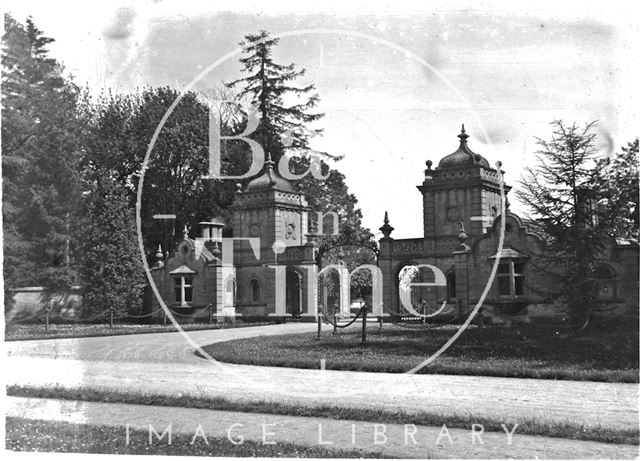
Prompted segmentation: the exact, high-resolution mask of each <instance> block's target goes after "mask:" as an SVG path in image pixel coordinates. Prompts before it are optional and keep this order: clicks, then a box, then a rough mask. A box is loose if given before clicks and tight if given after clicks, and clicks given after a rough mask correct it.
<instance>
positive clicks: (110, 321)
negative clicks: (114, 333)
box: [109, 307, 113, 328]
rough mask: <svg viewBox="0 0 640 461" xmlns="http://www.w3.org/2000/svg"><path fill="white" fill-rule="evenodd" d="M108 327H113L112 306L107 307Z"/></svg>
mask: <svg viewBox="0 0 640 461" xmlns="http://www.w3.org/2000/svg"><path fill="white" fill-rule="evenodd" d="M109 327H110V328H113V307H112V308H110V309H109Z"/></svg>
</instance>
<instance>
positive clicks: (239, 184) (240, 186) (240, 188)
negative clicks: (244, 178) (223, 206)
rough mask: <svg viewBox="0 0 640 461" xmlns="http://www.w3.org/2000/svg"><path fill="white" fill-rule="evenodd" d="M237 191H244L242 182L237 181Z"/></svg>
mask: <svg viewBox="0 0 640 461" xmlns="http://www.w3.org/2000/svg"><path fill="white" fill-rule="evenodd" d="M236 192H242V183H239V182H237V183H236Z"/></svg>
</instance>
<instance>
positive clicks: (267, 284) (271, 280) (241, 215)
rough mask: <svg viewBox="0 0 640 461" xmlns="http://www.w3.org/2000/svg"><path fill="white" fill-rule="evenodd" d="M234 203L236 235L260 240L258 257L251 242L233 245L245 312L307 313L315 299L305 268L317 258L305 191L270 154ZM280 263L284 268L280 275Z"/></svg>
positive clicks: (252, 313)
mask: <svg viewBox="0 0 640 461" xmlns="http://www.w3.org/2000/svg"><path fill="white" fill-rule="evenodd" d="M231 209H232V212H233V237H234V238H257V239H259V242H260V255H259V257H258V258H256V257H255V254H254V253H253V251H252V250H251V248H250V247H249V244H248V242H244V241H243V242H239V243H238V244H237V245H236V247H235V249H234V265H235V267H236V274H237V283H238V288H239V291H238V305H239V306H241V308H240V311H241V313H242V315H246V316H254V315H255V316H264V315H286V314H288V315H293V316H297V315H302V314H304V313H305V312H303V311H304V310H306V308H308V306H309V305H310V303H309V302H307V298H309V296H308V294H307V293H306V290H304V291H303V288H306V287H307V285H308V275H309V274H308V273H307V272H306V271H305V270H303V268H304V267H306V266H310V265H313V264H314V263H315V261H314V253H313V248H312V247H310V246H308V245H306V244H307V234H308V229H307V226H308V211H309V207H308V204H307V200H306V197H305V195H304V194H303V193H302V192H300V191H298V190H296V188H294V186H293V185H292V184H291V183H290V182H289V181H288V180H287V179H285V178H283V177H281V176H280V175H279V174H278V173H277V172H276V170H275V169H274V162H273V161H272V160H271V157H270V156H269V157H268V158H267V161H266V162H265V166H264V169H263V171H262V173H261V174H259V175H258V176H257V177H255V178H254V179H252V180H251V181H250V182H249V183H248V184H247V186H246V188H245V189H244V190H242V188H241V187H238V191H237V193H236V197H235V200H234V202H233V205H232V208H231ZM276 266H279V267H280V268H281V270H282V271H283V272H282V273H279V274H280V275H279V276H280V277H281V279H280V281H277V280H276V277H277V271H278V270H279V269H276ZM285 280H286V283H284V281H285ZM260 287H262V289H259V288H260ZM278 290H281V292H279V293H278ZM311 310H313V309H311Z"/></svg>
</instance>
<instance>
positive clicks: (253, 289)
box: [249, 279, 260, 303]
mask: <svg viewBox="0 0 640 461" xmlns="http://www.w3.org/2000/svg"><path fill="white" fill-rule="evenodd" d="M249 293H251V302H252V303H257V302H260V282H259V281H258V279H251V280H250V281H249Z"/></svg>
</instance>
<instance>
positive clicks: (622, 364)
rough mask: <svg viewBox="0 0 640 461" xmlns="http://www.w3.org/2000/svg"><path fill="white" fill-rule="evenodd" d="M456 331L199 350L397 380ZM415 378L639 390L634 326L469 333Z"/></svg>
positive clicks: (283, 340) (351, 334)
mask: <svg viewBox="0 0 640 461" xmlns="http://www.w3.org/2000/svg"><path fill="white" fill-rule="evenodd" d="M456 329H457V325H441V326H434V325H429V326H421V325H415V326H410V327H409V326H398V325H385V326H384V329H383V330H382V331H380V330H379V329H378V327H377V326H374V325H370V326H368V337H367V339H368V342H367V344H364V345H363V344H362V343H361V342H360V329H359V328H357V329H351V330H347V331H344V330H343V331H340V332H339V333H338V334H337V335H332V334H331V332H330V331H329V328H327V327H325V328H324V330H325V331H323V336H322V338H321V339H319V340H318V339H316V334H315V332H314V333H305V334H292V335H282V336H262V337H256V338H248V339H239V340H234V341H226V342H221V343H216V344H211V345H208V346H205V347H204V348H203V349H204V350H205V351H207V352H208V353H209V354H211V356H213V357H214V358H215V359H217V360H220V361H222V362H231V363H242V364H251V365H265V366H276V367H293V368H316V369H317V368H319V367H320V360H321V359H325V360H326V368H327V369H331V370H353V371H373V372H386V373H403V372H406V371H408V370H410V369H411V368H413V367H415V366H417V365H419V364H420V363H421V362H422V361H424V360H425V359H426V358H427V357H428V356H429V355H431V354H432V353H434V352H435V351H436V350H438V349H439V348H440V347H441V346H442V345H443V344H445V342H446V341H447V340H448V339H449V338H450V337H451V336H452V335H453V333H454V332H455V330H456ZM419 373H441V374H464V375H482V376H504V377H514V378H544V379H570V380H580V381H604V382H630V383H637V382H638V325H637V320H636V321H635V322H633V323H631V322H627V323H625V324H617V325H613V324H608V325H604V324H603V325H600V326H597V329H596V327H594V328H592V329H590V330H588V331H583V332H580V333H574V332H570V331H569V330H568V329H567V328H566V327H560V326H557V325H556V326H554V325H538V324H528V325H521V326H516V327H504V326H485V327H484V328H482V329H480V328H478V327H477V326H470V327H469V328H468V329H467V330H466V331H465V332H464V333H463V334H462V335H461V336H460V338H459V339H458V340H457V341H456V342H455V343H454V344H453V346H451V348H449V349H448V350H447V351H446V352H445V353H444V354H443V355H442V356H440V357H439V358H438V359H437V360H436V361H435V362H433V363H432V364H430V365H429V366H428V367H425V368H423V369H422V370H420V371H419Z"/></svg>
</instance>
